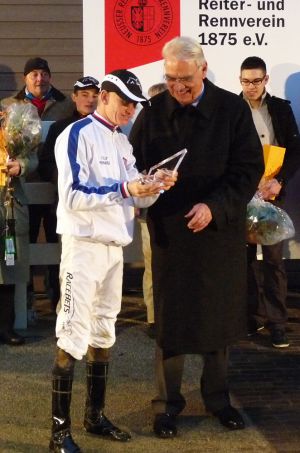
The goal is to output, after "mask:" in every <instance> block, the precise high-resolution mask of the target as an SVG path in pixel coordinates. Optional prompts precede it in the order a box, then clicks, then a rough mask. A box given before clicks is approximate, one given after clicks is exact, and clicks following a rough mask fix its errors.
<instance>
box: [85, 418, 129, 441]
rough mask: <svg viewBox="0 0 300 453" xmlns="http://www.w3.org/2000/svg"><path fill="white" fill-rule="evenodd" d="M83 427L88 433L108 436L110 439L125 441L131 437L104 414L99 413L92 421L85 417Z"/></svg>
mask: <svg viewBox="0 0 300 453" xmlns="http://www.w3.org/2000/svg"><path fill="white" fill-rule="evenodd" d="M84 427H85V430H86V431H87V432H88V433H91V434H97V435H99V436H106V437H110V438H111V439H112V440H119V441H121V442H126V441H127V440H129V439H131V435H130V434H129V433H127V432H126V431H121V430H120V429H119V428H118V427H117V426H115V425H113V424H112V423H111V422H110V421H109V420H108V418H106V417H105V415H104V414H101V415H100V416H99V417H98V419H97V420H96V421H94V422H93V421H91V420H89V419H87V418H85V419H84Z"/></svg>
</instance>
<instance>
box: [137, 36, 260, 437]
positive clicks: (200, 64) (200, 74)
mask: <svg viewBox="0 0 300 453" xmlns="http://www.w3.org/2000/svg"><path fill="white" fill-rule="evenodd" d="M163 57H164V69H165V79H166V82H167V85H168V90H167V91H166V92H164V93H161V94H158V95H157V96H155V97H153V98H152V99H151V103H150V104H149V105H148V106H145V108H144V109H143V110H142V111H141V113H140V114H139V116H138V117H137V119H136V121H135V123H134V125H133V128H132V131H131V135H130V141H131V143H132V145H133V148H134V154H135V156H136V159H137V165H138V167H139V170H143V169H146V170H148V169H149V168H150V167H151V166H153V165H154V164H156V163H157V162H159V161H161V160H163V159H165V158H167V157H169V156H170V155H172V154H173V153H175V152H177V151H179V150H180V149H182V148H187V150H188V152H187V154H186V157H185V158H184V160H183V162H182V164H181V166H180V168H179V177H178V183H177V185H176V186H175V188H174V189H173V190H172V191H170V192H168V193H165V194H163V195H162V196H161V197H160V199H159V200H158V202H157V203H156V204H155V205H153V206H152V207H151V208H149V211H148V226H149V230H150V236H151V245H152V253H153V258H152V270H153V285H154V304H155V319H156V321H157V354H156V380H157V390H158V396H157V397H156V398H155V399H154V400H153V409H154V413H155V419H154V432H155V434H156V435H157V436H158V437H174V436H175V435H176V433H177V427H176V416H177V415H178V414H179V413H180V412H181V411H182V409H183V408H184V406H185V400H184V397H183V396H182V394H181V393H180V387H181V376H182V371H183V360H184V354H202V355H203V359H204V368H203V373H202V377H201V393H202V397H203V400H204V404H205V407H206V409H207V410H208V411H210V412H212V413H213V414H214V415H215V416H216V417H217V418H218V419H219V421H220V422H221V423H222V424H223V425H224V426H226V427H227V428H229V429H242V428H244V421H243V418H242V416H241V415H240V414H239V412H238V411H237V410H236V409H235V408H233V407H232V406H231V405H230V398H229V389H228V383H227V369H228V348H227V347H228V346H229V345H231V344H232V343H234V342H235V341H236V340H238V339H239V338H241V336H243V335H244V333H245V331H246V307H245V305H246V303H245V302H246V248H245V217H246V206H247V203H248V201H249V200H250V199H251V197H252V196H253V194H254V193H255V191H256V188H257V185H258V183H259V180H260V178H261V175H262V173H263V157H262V148H261V144H260V142H259V139H258V136H257V133H256V130H255V128H254V125H253V121H252V118H251V115H250V114H249V108H248V106H247V105H246V103H245V102H244V101H243V100H242V99H240V98H239V97H238V96H237V95H235V94H232V93H230V92H228V91H225V90H223V89H220V88H218V87H217V86H215V85H213V84H212V83H211V82H210V81H208V80H207V79H206V74H207V63H206V61H205V58H204V55H203V51H202V48H201V46H200V45H199V44H198V43H197V41H195V40H193V39H191V38H187V37H180V38H175V39H173V40H172V41H170V42H168V43H167V44H166V45H165V46H164V49H163Z"/></svg>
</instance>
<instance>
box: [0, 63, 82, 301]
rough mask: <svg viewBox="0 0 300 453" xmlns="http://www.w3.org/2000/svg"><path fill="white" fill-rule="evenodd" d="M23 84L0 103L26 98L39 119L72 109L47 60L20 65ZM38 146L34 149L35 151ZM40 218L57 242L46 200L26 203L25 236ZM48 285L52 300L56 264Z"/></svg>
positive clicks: (36, 228) (36, 232)
mask: <svg viewBox="0 0 300 453" xmlns="http://www.w3.org/2000/svg"><path fill="white" fill-rule="evenodd" d="M24 82H25V85H24V87H23V88H22V90H21V91H19V93H17V94H16V96H13V97H10V98H6V99H4V100H3V101H2V106H3V107H6V106H8V105H10V104H12V103H14V102H30V103H31V104H33V105H35V107H36V108H37V110H38V113H39V116H40V117H41V120H42V121H57V120H59V119H62V118H66V117H68V116H69V115H71V114H72V113H73V109H74V105H73V102H72V100H71V99H70V97H67V96H65V95H64V94H63V93H62V92H61V91H59V90H58V89H56V88H55V87H54V86H53V85H51V71H50V68H49V65H48V62H47V60H45V59H43V58H40V57H35V58H31V59H29V60H28V61H27V62H26V63H25V66H24ZM41 149H42V147H41V146H40V147H39V149H38V155H39V154H40V152H41ZM28 180H29V181H39V180H40V178H39V175H38V173H37V172H34V173H32V174H31V175H28V176H27V181H28ZM42 222H43V226H44V230H45V236H46V240H47V242H57V241H58V238H57V235H56V232H55V229H56V216H55V209H54V208H53V206H52V205H49V204H34V205H29V237H30V242H31V243H35V242H36V241H37V238H38V235H39V231H40V225H41V223H42ZM48 272H49V287H50V288H51V298H52V303H53V304H54V305H55V304H56V303H57V299H58V295H59V292H58V291H57V288H58V286H59V283H58V272H59V271H58V266H57V265H49V266H48Z"/></svg>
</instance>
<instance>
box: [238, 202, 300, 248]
mask: <svg viewBox="0 0 300 453" xmlns="http://www.w3.org/2000/svg"><path fill="white" fill-rule="evenodd" d="M294 235H295V228H294V225H293V222H292V220H291V219H290V217H289V216H288V214H287V213H286V212H285V211H284V210H283V209H280V208H278V206H274V205H273V204H272V203H270V202H268V201H264V200H263V199H261V198H260V196H259V195H258V194H256V195H254V197H253V198H252V200H251V201H250V203H248V205H247V218H246V240H247V242H248V243H250V244H262V245H273V244H277V243H278V242H281V241H283V240H284V239H289V238H291V237H293V236H294Z"/></svg>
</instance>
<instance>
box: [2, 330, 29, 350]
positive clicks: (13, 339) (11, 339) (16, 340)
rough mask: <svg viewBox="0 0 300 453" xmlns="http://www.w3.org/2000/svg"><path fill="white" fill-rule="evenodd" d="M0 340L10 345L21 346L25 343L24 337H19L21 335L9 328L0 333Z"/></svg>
mask: <svg viewBox="0 0 300 453" xmlns="http://www.w3.org/2000/svg"><path fill="white" fill-rule="evenodd" d="M0 342H1V343H4V344H8V345H10V346H21V345H22V344H24V343H25V338H24V337H21V335H19V334H18V333H17V332H15V331H14V330H11V331H9V332H2V333H0Z"/></svg>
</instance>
